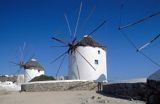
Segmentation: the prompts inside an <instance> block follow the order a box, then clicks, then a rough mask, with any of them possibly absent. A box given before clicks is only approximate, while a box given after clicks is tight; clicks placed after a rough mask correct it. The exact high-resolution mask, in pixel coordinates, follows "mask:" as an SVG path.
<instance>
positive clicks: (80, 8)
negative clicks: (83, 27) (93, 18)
mask: <svg viewBox="0 0 160 104" xmlns="http://www.w3.org/2000/svg"><path fill="white" fill-rule="evenodd" d="M81 10H82V2H81V4H80V7H79V13H78V18H77V22H76V27H75V31H74V38H75V37H76V33H77V28H78V24H79V18H80V15H81Z"/></svg>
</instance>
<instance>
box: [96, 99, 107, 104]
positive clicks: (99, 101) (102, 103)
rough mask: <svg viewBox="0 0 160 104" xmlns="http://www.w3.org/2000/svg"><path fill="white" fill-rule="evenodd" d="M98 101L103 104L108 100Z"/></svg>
mask: <svg viewBox="0 0 160 104" xmlns="http://www.w3.org/2000/svg"><path fill="white" fill-rule="evenodd" d="M97 103H102V104H105V103H106V101H105V100H98V101H97Z"/></svg>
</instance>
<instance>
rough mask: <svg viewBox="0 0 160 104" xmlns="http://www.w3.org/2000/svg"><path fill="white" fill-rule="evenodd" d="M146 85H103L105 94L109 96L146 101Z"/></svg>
mask: <svg viewBox="0 0 160 104" xmlns="http://www.w3.org/2000/svg"><path fill="white" fill-rule="evenodd" d="M146 86H147V85H146V83H115V84H107V85H103V92H104V94H107V95H112V96H116V97H123V98H129V99H136V100H146V98H147V95H146V93H147V87H146Z"/></svg>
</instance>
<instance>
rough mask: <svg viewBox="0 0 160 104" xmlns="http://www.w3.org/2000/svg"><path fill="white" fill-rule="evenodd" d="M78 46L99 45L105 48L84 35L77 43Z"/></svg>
mask: <svg viewBox="0 0 160 104" xmlns="http://www.w3.org/2000/svg"><path fill="white" fill-rule="evenodd" d="M77 45H78V46H91V47H99V48H102V49H103V50H105V47H104V46H102V45H101V44H100V43H98V42H96V41H95V40H94V39H93V38H92V37H91V36H89V35H86V36H84V37H83V38H82V40H80V41H79V42H78V43H77Z"/></svg>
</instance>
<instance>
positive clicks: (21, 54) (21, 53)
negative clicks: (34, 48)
mask: <svg viewBox="0 0 160 104" xmlns="http://www.w3.org/2000/svg"><path fill="white" fill-rule="evenodd" d="M19 51H20V59H19V60H20V62H22V61H23V59H22V58H23V57H22V56H23V52H22V51H23V50H22V48H21V47H19Z"/></svg>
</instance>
